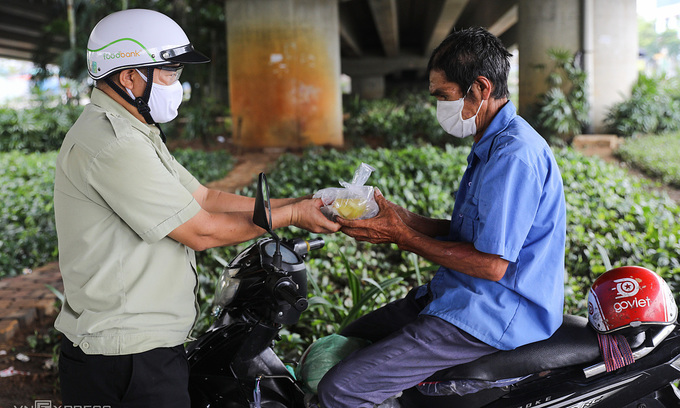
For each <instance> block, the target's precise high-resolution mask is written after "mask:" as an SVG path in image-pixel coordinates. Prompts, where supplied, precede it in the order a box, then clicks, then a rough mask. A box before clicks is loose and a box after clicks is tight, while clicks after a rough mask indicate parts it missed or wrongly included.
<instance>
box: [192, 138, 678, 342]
mask: <svg viewBox="0 0 680 408" xmlns="http://www.w3.org/2000/svg"><path fill="white" fill-rule="evenodd" d="M467 153H468V148H454V147H450V146H447V147H445V148H443V149H441V148H437V147H433V146H421V147H410V148H404V149H395V150H390V149H369V148H362V149H356V150H351V151H347V152H339V151H335V150H321V149H312V150H308V151H307V152H305V154H304V155H303V156H302V157H298V156H295V155H285V156H283V157H282V158H281V159H280V161H279V162H278V164H277V166H276V169H275V170H274V171H272V172H271V173H270V174H269V177H268V178H269V180H270V183H271V191H272V196H273V197H289V196H301V195H305V194H311V193H313V192H314V191H316V190H317V189H319V188H323V187H329V186H338V181H339V180H346V181H349V180H351V178H352V175H353V172H354V170H355V168H356V167H357V165H358V164H359V163H361V162H362V161H363V162H366V163H368V164H370V165H372V166H374V167H375V168H376V169H377V171H376V172H374V173H373V174H372V175H371V177H370V178H369V181H368V184H369V185H374V186H377V187H379V188H380V189H381V191H382V192H383V194H384V195H385V197H387V198H388V199H389V200H391V201H394V202H396V203H398V204H400V205H402V206H405V207H406V208H409V209H410V210H412V211H414V212H417V213H420V214H429V215H431V216H433V217H448V216H449V214H450V212H451V210H452V208H453V197H452V195H451V194H452V192H453V191H455V190H456V189H457V186H458V182H459V180H460V178H461V176H462V174H463V172H464V170H465V167H466V157H467ZM555 155H556V158H557V160H558V164H559V166H560V168H561V171H562V177H563V180H564V185H565V194H566V201H567V231H568V232H567V244H566V258H565V259H566V272H567V282H566V285H565V291H566V294H567V295H566V305H565V311H566V312H570V313H577V314H581V315H585V310H586V309H585V307H586V303H585V302H586V299H585V295H584V294H585V293H586V292H587V290H588V288H589V286H590V285H591V284H592V282H593V281H594V279H595V278H596V277H597V276H599V274H601V273H602V272H604V271H605V268H606V267H605V265H607V264H608V263H611V265H613V266H622V265H642V266H646V267H649V268H651V269H653V270H655V271H657V272H659V273H660V274H661V275H662V276H663V277H664V278H666V279H667V280H668V281H669V283H670V284H671V285H673V286H674V288H675V293H680V291H678V285H680V244H679V242H678V237H680V230H679V229H680V209H679V208H678V206H677V205H676V204H675V203H673V202H672V201H671V200H670V199H669V198H668V197H664V196H663V195H660V194H659V193H656V192H654V191H649V189H648V187H649V186H650V184H649V183H647V182H645V181H643V180H638V179H635V178H632V177H630V176H629V175H628V174H627V173H626V172H625V171H624V170H622V169H620V168H618V167H616V166H612V165H609V164H606V163H605V162H604V161H602V160H600V159H597V158H588V157H585V156H583V155H581V154H579V153H577V152H575V151H573V150H571V149H563V150H559V151H556V153H555ZM242 192H243V193H244V194H246V195H253V192H254V186H250V187H248V188H245V189H243V190H242ZM280 233H281V234H282V235H284V236H287V235H288V234H292V235H298V236H299V235H302V236H304V235H305V234H306V233H305V232H304V231H300V230H297V229H295V228H290V229H288V230H283V231H280ZM324 239H325V240H326V247H325V248H324V249H322V250H320V251H317V252H315V253H312V254H310V256H309V262H308V267H309V272H308V273H309V279H310V294H311V295H313V296H315V297H319V298H322V299H323V301H321V300H317V301H316V302H314V304H313V307H311V308H310V310H309V311H308V312H306V313H305V314H303V317H302V320H301V321H300V323H298V324H297V325H296V326H294V327H290V328H288V329H287V330H288V331H287V332H285V333H284V334H285V338H286V339H287V340H288V341H289V342H292V343H293V344H300V345H302V344H309V342H310V341H312V340H313V339H314V338H317V337H318V336H323V335H326V334H330V333H332V332H333V331H334V330H335V328H336V327H337V324H339V323H340V322H338V321H335V319H336V318H337V316H338V313H339V312H338V310H340V312H341V313H340V316H343V314H342V313H344V312H343V310H345V311H348V310H351V309H352V307H353V295H352V293H353V291H352V289H351V288H352V287H354V288H355V290H356V283H355V284H353V285H354V286H353V285H350V279H349V273H350V272H351V273H353V274H354V275H356V276H357V277H359V278H361V280H362V283H361V285H363V287H364V289H365V290H368V288H371V287H374V285H373V284H372V283H371V282H388V281H389V280H390V279H395V278H401V279H403V281H402V283H400V284H397V285H391V286H389V287H388V288H386V289H384V292H382V294H381V295H379V296H378V298H377V299H376V302H377V303H378V304H381V303H385V302H388V301H391V300H394V299H396V298H399V297H401V296H403V295H404V294H405V293H406V291H407V290H408V288H409V287H412V286H414V285H417V284H418V282H426V281H428V280H429V279H430V278H431V275H432V273H433V272H434V270H435V269H436V266H433V265H431V264H430V263H429V262H427V261H425V260H423V259H421V258H418V257H415V256H413V255H410V254H407V253H404V252H402V251H399V250H398V249H397V248H396V247H395V246H393V245H370V244H365V243H361V242H356V241H354V240H353V239H351V238H348V237H346V236H345V235H343V234H334V235H326V236H324ZM245 245H247V244H243V245H240V246H237V247H235V248H229V249H216V250H214V252H210V253H208V254H205V257H204V258H203V259H202V263H203V268H204V269H205V270H212V271H214V270H219V269H221V268H222V266H221V264H217V263H216V262H212V261H211V259H209V257H218V258H220V259H231V257H232V256H233V255H234V254H235V253H236V252H237V251H239V250H241V249H243V248H244V247H245ZM211 262H212V266H211ZM347 265H349V266H350V267H351V271H350V272H348V267H347ZM211 273H213V276H215V275H217V274H218V273H219V272H211ZM312 281H313V282H315V284H314V285H313V284H311V282H312ZM205 283H206V285H211V283H210V282H205ZM203 290H204V292H205V293H209V294H210V295H209V296H212V290H213V289H212V288H210V287H209V286H206V287H205V288H203ZM210 299H211V297H209V298H208V299H202V300H201V302H202V303H204V302H206V301H207V300H210ZM328 305H335V306H336V308H334V309H333V310H328ZM338 308H340V309H338ZM369 310H371V307H370V306H366V307H363V308H361V310H360V312H359V314H363V313H366V312H368V311H369ZM204 318H205V316H204ZM206 320H207V319H206ZM281 347H283V346H281ZM288 351H290V350H288V349H285V350H284V353H285V352H288Z"/></svg>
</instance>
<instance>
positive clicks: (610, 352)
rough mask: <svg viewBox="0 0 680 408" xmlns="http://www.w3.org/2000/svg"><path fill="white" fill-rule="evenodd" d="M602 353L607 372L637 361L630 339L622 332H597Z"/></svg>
mask: <svg viewBox="0 0 680 408" xmlns="http://www.w3.org/2000/svg"><path fill="white" fill-rule="evenodd" d="M597 341H598V343H599V345H600V354H601V355H602V359H603V360H604V366H605V369H606V370H607V372H610V371H614V370H618V369H619V368H621V367H625V366H627V365H629V364H633V363H634V362H635V357H634V356H633V352H632V350H631V349H630V344H628V340H626V338H625V337H624V336H622V335H620V334H616V333H614V334H601V333H597Z"/></svg>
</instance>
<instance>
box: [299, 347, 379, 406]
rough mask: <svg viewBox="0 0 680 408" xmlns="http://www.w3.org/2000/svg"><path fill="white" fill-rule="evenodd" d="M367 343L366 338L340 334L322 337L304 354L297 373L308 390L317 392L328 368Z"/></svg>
mask: <svg viewBox="0 0 680 408" xmlns="http://www.w3.org/2000/svg"><path fill="white" fill-rule="evenodd" d="M367 345H368V341H366V340H363V339H359V338H355V337H345V336H341V335H339V334H331V335H330V336H326V337H322V338H320V339H319V340H317V341H315V342H314V343H312V345H311V346H309V347H308V348H307V350H306V351H305V352H304V354H302V357H301V358H300V364H299V365H298V366H297V369H296V370H295V374H296V376H297V378H298V379H299V380H300V381H302V383H303V384H304V385H305V387H306V388H307V389H308V391H311V392H312V393H314V394H316V390H317V386H318V385H319V381H321V379H322V378H323V376H324V375H326V373H327V372H328V370H330V369H331V368H333V366H334V365H336V364H338V363H339V362H340V361H341V360H342V359H343V358H345V357H347V356H348V355H350V354H351V353H353V352H354V351H356V350H359V349H361V348H363V347H365V346H367Z"/></svg>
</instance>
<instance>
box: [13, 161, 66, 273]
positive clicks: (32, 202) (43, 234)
mask: <svg viewBox="0 0 680 408" xmlns="http://www.w3.org/2000/svg"><path fill="white" fill-rule="evenodd" d="M56 155H57V154H56V153H55V152H51V153H32V154H24V153H21V152H18V151H14V152H9V153H0V202H2V206H1V207H0V277H2V276H6V275H16V274H18V273H21V271H22V270H23V269H30V268H34V267H37V266H40V265H43V264H45V263H47V262H49V261H52V260H54V259H55V258H56V255H57V246H56V242H57V236H56V230H55V226H54V216H53V204H52V197H53V185H54V161H55V160H56Z"/></svg>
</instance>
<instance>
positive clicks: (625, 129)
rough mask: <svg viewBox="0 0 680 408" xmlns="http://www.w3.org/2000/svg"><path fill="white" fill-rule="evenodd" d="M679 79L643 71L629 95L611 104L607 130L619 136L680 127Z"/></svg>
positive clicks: (666, 130) (661, 131)
mask: <svg viewBox="0 0 680 408" xmlns="http://www.w3.org/2000/svg"><path fill="white" fill-rule="evenodd" d="M679 96H680V95H679V94H678V83H677V80H676V79H669V78H665V77H663V76H660V77H650V76H646V75H644V74H640V76H639V77H638V80H637V82H636V83H635V85H633V89H632V95H631V97H630V99H628V100H626V101H623V102H619V103H617V104H615V105H614V106H612V108H611V109H610V110H609V112H608V113H607V117H606V118H605V125H606V127H607V131H608V132H610V133H615V134H618V135H620V136H633V135H638V134H652V133H663V132H670V131H678V130H680V98H679Z"/></svg>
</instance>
